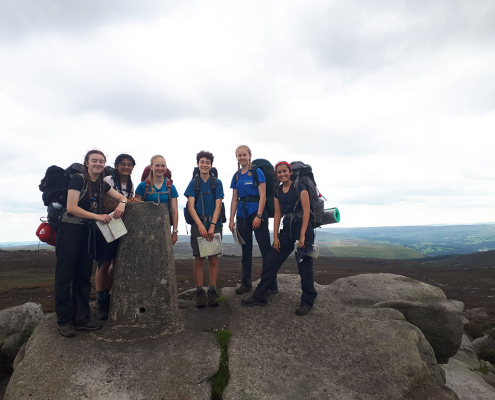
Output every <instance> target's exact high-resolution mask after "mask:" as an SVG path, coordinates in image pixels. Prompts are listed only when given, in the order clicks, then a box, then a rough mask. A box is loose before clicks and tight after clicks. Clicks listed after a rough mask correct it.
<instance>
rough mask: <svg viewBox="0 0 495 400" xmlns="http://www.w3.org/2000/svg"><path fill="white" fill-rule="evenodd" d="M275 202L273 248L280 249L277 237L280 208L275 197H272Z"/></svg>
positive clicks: (280, 215) (280, 216) (280, 217)
mask: <svg viewBox="0 0 495 400" xmlns="http://www.w3.org/2000/svg"><path fill="white" fill-rule="evenodd" d="M273 203H274V204H275V215H274V216H273V248H274V249H275V250H277V251H280V240H279V239H278V229H279V228H280V220H281V219H282V209H281V208H280V203H279V201H278V199H277V198H276V197H274V198H273Z"/></svg>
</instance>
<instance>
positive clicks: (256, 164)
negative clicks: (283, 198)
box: [235, 158, 276, 218]
mask: <svg viewBox="0 0 495 400" xmlns="http://www.w3.org/2000/svg"><path fill="white" fill-rule="evenodd" d="M258 168H259V169H261V170H262V171H263V174H264V175H265V178H266V203H265V210H266V212H267V213H268V218H273V217H274V215H275V204H274V202H273V193H274V192H275V186H276V183H275V176H274V174H273V171H274V169H273V165H272V164H271V163H270V161H268V160H265V159H264V158H258V159H256V160H254V161H252V162H251V172H252V174H253V179H254V186H256V187H257V186H258V184H259V180H258V172H257V169H258ZM238 179H239V171H237V172H236V173H235V181H236V182H237V180H238ZM253 197H254V198H253ZM253 197H252V198H251V199H250V200H249V201H256V197H257V201H259V197H258V196H253ZM237 200H238V201H239V200H241V199H237Z"/></svg>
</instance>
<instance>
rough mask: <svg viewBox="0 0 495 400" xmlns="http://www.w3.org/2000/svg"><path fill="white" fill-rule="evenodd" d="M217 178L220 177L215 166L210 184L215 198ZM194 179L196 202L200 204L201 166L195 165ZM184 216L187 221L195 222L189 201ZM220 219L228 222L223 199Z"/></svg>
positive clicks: (211, 171) (211, 170) (212, 169)
mask: <svg viewBox="0 0 495 400" xmlns="http://www.w3.org/2000/svg"><path fill="white" fill-rule="evenodd" d="M217 178H218V171H217V169H216V168H215V167H212V168H211V169H210V186H211V193H209V194H211V195H212V196H213V199H214V200H215V198H216V197H217V196H216V194H217ZM193 179H194V204H198V199H199V196H200V195H202V193H201V177H200V172H199V168H198V167H195V168H194V171H193ZM184 218H185V220H186V222H187V223H188V224H189V225H191V224H193V223H194V219H193V218H192V216H191V214H190V213H189V201H187V202H186V207H184ZM220 220H221V222H222V224H223V223H225V222H227V217H226V216H225V205H224V204H223V201H222V210H221V211H220Z"/></svg>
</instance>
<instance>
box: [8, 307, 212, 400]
mask: <svg viewBox="0 0 495 400" xmlns="http://www.w3.org/2000/svg"><path fill="white" fill-rule="evenodd" d="M219 360H220V347H219V345H218V344H217V342H216V340H215V335H214V334H213V333H210V332H199V331H191V330H184V328H183V327H182V326H181V325H176V326H168V327H166V328H158V327H156V328H154V329H146V330H142V329H141V330H140V329H136V328H129V327H119V326H115V327H113V328H112V326H111V325H107V326H106V327H105V328H104V329H103V330H101V331H95V332H91V333H88V332H82V333H78V335H77V336H76V337H75V338H70V339H69V338H64V337H62V336H61V335H60V333H59V331H58V329H57V327H56V320H55V316H54V315H51V316H49V317H47V318H46V319H45V320H44V321H43V322H42V323H41V324H40V325H39V326H38V328H36V330H35V332H34V333H33V336H32V338H31V340H30V341H29V342H28V345H27V347H26V353H25V357H24V359H23V360H22V362H21V363H20V364H19V365H18V366H17V368H16V369H15V371H14V374H13V376H12V379H11V381H10V383H9V386H8V388H7V392H6V395H5V400H20V399H33V400H35V399H36V400H48V399H91V400H99V399H101V400H113V399H115V400H127V399H128V400H140V399H143V400H154V399H156V400H166V399H170V400H172V399H173V400H176V399H209V398H210V397H211V386H210V384H209V382H208V380H209V379H210V378H211V377H212V376H213V375H214V374H215V373H216V371H217V370H218V366H219Z"/></svg>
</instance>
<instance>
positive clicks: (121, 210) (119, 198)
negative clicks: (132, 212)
mask: <svg viewBox="0 0 495 400" xmlns="http://www.w3.org/2000/svg"><path fill="white" fill-rule="evenodd" d="M107 195H108V196H110V197H111V198H112V199H114V200H117V201H118V202H119V205H118V206H117V207H116V208H115V211H114V212H113V217H114V218H115V219H117V218H120V217H122V215H124V210H125V204H126V202H127V198H126V197H125V196H124V195H123V194H121V193H119V192H117V191H116V190H115V189H112V188H110V190H109V191H108V192H107ZM122 202H124V203H122Z"/></svg>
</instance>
